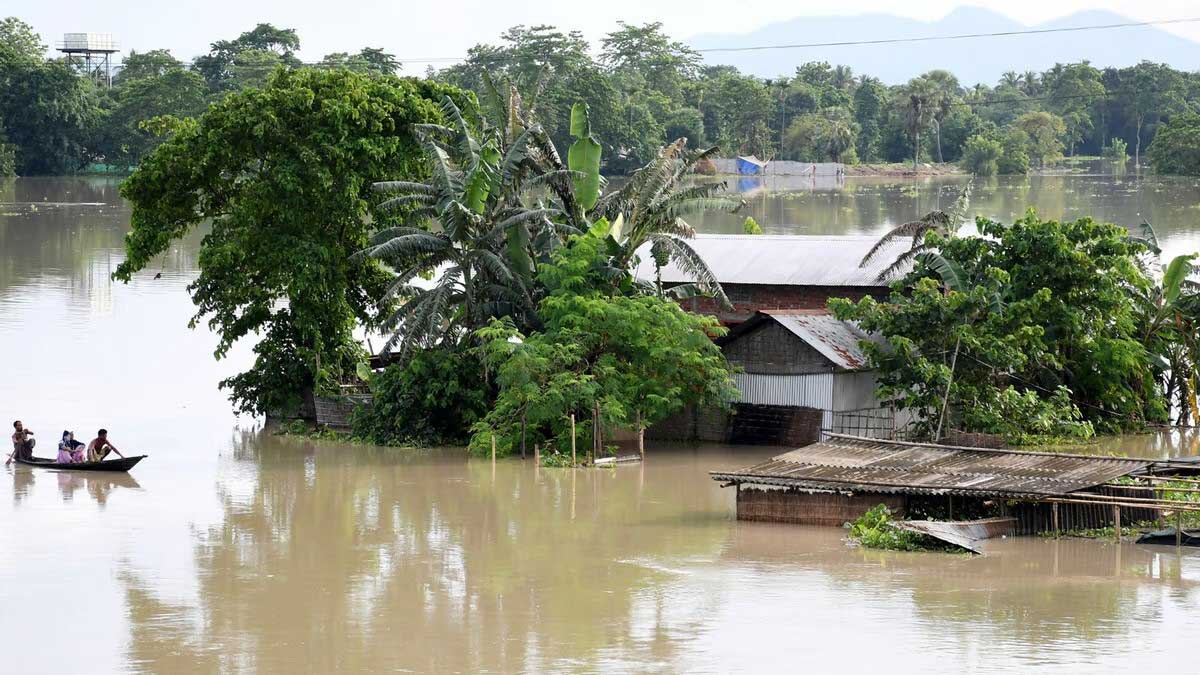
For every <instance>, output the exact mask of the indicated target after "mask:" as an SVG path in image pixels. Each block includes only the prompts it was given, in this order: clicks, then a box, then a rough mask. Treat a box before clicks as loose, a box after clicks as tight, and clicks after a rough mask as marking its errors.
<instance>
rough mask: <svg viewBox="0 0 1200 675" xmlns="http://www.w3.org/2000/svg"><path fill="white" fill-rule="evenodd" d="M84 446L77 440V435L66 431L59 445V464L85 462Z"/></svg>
mask: <svg viewBox="0 0 1200 675" xmlns="http://www.w3.org/2000/svg"><path fill="white" fill-rule="evenodd" d="M83 451H84V445H83V443H80V442H79V441H77V440H75V434H73V433H71V432H70V431H64V432H63V435H62V441H60V442H59V444H58V463H59V464H74V463H76V462H82V461H84V456H83Z"/></svg>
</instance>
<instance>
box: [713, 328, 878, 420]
mask: <svg viewBox="0 0 1200 675" xmlns="http://www.w3.org/2000/svg"><path fill="white" fill-rule="evenodd" d="M863 342H877V343H881V342H882V338H880V337H879V336H874V335H869V334H867V333H866V332H864V331H863V330H862V329H860V328H859V327H858V326H856V325H854V324H853V323H850V322H848V321H839V320H838V319H836V318H834V317H833V316H832V315H831V314H829V313H828V312H826V311H824V310H803V309H802V310H794V309H772V310H763V311H760V312H756V313H755V314H754V315H753V316H751V317H750V319H749V320H747V321H745V322H743V323H740V324H738V325H737V326H735V327H734V328H733V329H731V330H730V332H729V333H728V334H727V335H726V336H725V337H723V338H721V339H720V340H718V344H720V345H721V349H722V351H724V353H725V358H726V359H728V360H729V363H730V365H732V366H734V367H735V368H737V369H738V370H739V371H740V372H738V373H737V374H736V375H735V376H734V380H735V381H736V383H737V387H738V390H739V391H740V392H741V394H742V400H741V404H742V405H762V406H785V407H790V408H800V409H805V410H809V411H819V413H820V421H819V422H820V427H819V428H820V429H824V430H827V431H834V432H855V433H862V434H871V433H872V432H884V434H885V435H890V433H888V432H891V431H894V427H893V424H894V423H895V418H894V416H888V415H886V414H884V413H883V412H881V408H880V405H879V400H878V398H877V397H876V394H875V384H876V382H875V374H874V373H873V372H872V371H870V370H869V369H868V364H867V355H866V353H865V352H864V351H863V347H862V343H863ZM808 414H809V415H813V414H814V413H808ZM789 440H790V441H792V442H793V443H794V442H795V441H807V442H814V441H816V440H818V435H817V434H814V433H810V434H808V435H807V436H806V437H804V438H792V439H789Z"/></svg>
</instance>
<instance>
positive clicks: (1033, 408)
mask: <svg viewBox="0 0 1200 675" xmlns="http://www.w3.org/2000/svg"><path fill="white" fill-rule="evenodd" d="M976 225H977V227H978V229H979V235H978V236H955V237H946V236H941V235H939V234H937V233H932V234H929V235H927V244H929V245H931V246H932V248H934V249H936V251H928V252H926V253H924V254H922V255H921V256H920V259H919V264H918V265H917V267H916V269H915V271H914V272H913V274H912V275H911V276H910V277H909V278H908V279H907V280H905V282H904V283H903V284H900V285H898V286H897V289H896V291H895V292H894V293H893V295H892V296H891V298H890V299H889V300H888V301H887V302H883V303H880V302H877V301H876V300H874V299H871V298H867V299H865V300H863V301H861V302H859V303H857V304H854V303H849V302H846V301H835V302H834V303H833V306H834V308H835V310H836V312H837V314H838V316H839V317H841V318H843V319H852V320H856V321H859V322H860V323H861V325H862V326H863V328H864V329H866V330H869V331H875V332H878V333H881V334H882V335H883V336H884V337H885V338H887V345H886V346H880V345H868V346H867V349H868V351H869V353H870V358H871V360H872V363H873V365H875V366H876V367H877V368H878V369H879V371H880V387H881V388H880V393H881V396H882V398H884V399H887V400H890V401H893V402H894V403H896V404H897V405H899V406H900V407H906V408H911V409H913V410H914V412H915V413H916V414H917V416H918V419H919V420H920V421H921V427H922V429H923V430H924V431H926V432H928V433H930V434H931V435H935V434H936V433H937V431H938V430H939V429H942V428H944V427H945V426H946V425H951V426H962V427H965V428H967V429H968V430H973V431H989V432H996V433H1004V434H1007V435H1010V436H1014V437H1017V438H1018V439H1019V438H1020V437H1021V436H1023V435H1024V436H1039V435H1040V436H1045V435H1050V436H1054V435H1078V434H1083V435H1087V434H1088V433H1090V432H1089V431H1088V430H1087V429H1086V428H1083V427H1081V426H1080V425H1079V420H1080V418H1082V419H1085V420H1087V421H1089V422H1090V423H1092V424H1094V425H1095V426H1097V427H1099V428H1103V429H1109V430H1117V429H1129V428H1137V427H1139V426H1140V425H1142V424H1143V423H1145V422H1147V421H1165V420H1166V416H1167V415H1166V406H1165V401H1164V396H1163V393H1162V392H1161V391H1160V390H1159V389H1158V388H1157V386H1156V376H1157V375H1158V374H1160V369H1161V365H1160V363H1161V359H1159V358H1157V357H1156V356H1155V355H1153V354H1151V353H1150V352H1149V350H1148V348H1147V344H1146V343H1145V342H1144V340H1143V339H1142V338H1143V333H1144V331H1145V320H1144V318H1143V317H1144V316H1145V312H1144V311H1143V310H1142V304H1143V302H1142V300H1141V298H1143V297H1145V296H1148V295H1150V292H1151V288H1152V286H1153V285H1152V283H1151V281H1150V279H1149V278H1148V277H1147V276H1146V274H1145V273H1144V272H1143V270H1142V267H1141V264H1140V256H1141V255H1142V254H1143V253H1145V252H1146V247H1145V245H1144V244H1142V243H1140V242H1139V241H1137V240H1134V239H1132V238H1130V237H1129V235H1128V232H1127V231H1126V230H1125V229H1124V228H1121V227H1117V226H1115V225H1111V224H1102V223H1097V222H1094V221H1093V220H1091V219H1090V218H1083V219H1079V220H1075V221H1068V222H1058V221H1052V220H1042V219H1040V218H1038V217H1037V215H1036V214H1033V213H1030V214H1029V215H1027V216H1026V217H1024V218H1022V219H1020V220H1018V221H1016V222H1015V223H1013V224H1012V225H1003V224H1000V223H997V222H994V221H990V220H986V219H978V220H977V223H976ZM905 288H908V289H911V290H907V291H906V290H905ZM944 411H945V412H944Z"/></svg>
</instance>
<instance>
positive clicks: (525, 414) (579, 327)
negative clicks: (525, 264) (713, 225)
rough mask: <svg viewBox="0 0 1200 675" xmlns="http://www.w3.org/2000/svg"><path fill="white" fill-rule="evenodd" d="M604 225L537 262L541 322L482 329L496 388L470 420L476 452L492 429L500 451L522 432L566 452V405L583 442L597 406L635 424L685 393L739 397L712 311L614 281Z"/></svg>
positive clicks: (515, 443)
mask: <svg viewBox="0 0 1200 675" xmlns="http://www.w3.org/2000/svg"><path fill="white" fill-rule="evenodd" d="M604 234H605V233H604V232H603V227H601V228H600V229H599V230H597V231H595V232H590V233H588V234H586V235H577V236H574V237H572V238H571V240H570V243H569V244H568V245H567V246H565V247H562V248H559V249H558V250H556V251H555V253H554V258H553V262H552V263H549V264H545V265H542V266H541V267H540V269H539V271H538V279H539V282H540V283H541V284H543V285H544V287H545V288H546V290H547V295H546V296H545V298H543V299H542V301H541V302H540V303H539V306H538V315H539V317H540V318H541V320H542V324H543V325H544V328H543V329H542V330H541V331H538V332H534V333H530V334H527V335H524V334H521V333H520V332H518V331H517V330H516V328H515V327H514V326H513V324H512V322H511V321H509V320H504V321H502V320H496V321H493V322H492V324H491V325H490V326H488V327H486V328H484V329H482V330H480V331H479V333H478V335H479V339H480V340H481V341H482V343H483V345H484V349H485V350H486V354H487V357H486V361H487V364H488V367H489V369H490V370H492V371H493V372H494V373H495V380H496V384H497V385H498V387H499V394H498V396H497V398H496V401H495V404H494V405H493V407H492V409H491V410H490V411H489V412H488V414H487V416H486V417H484V418H483V420H481V421H480V422H479V423H478V424H476V426H475V437H474V439H473V441H472V448H473V449H474V450H476V451H477V452H485V451H487V450H488V449H489V448H490V442H491V438H492V437H493V436H495V438H496V440H497V446H498V451H499V452H502V453H511V452H514V451H515V450H517V449H518V448H519V447H521V442H522V438H524V439H525V442H526V443H527V444H529V443H541V444H542V445H543V447H545V448H546V452H559V453H568V454H569V452H570V448H571V439H570V423H569V418H568V415H570V414H574V415H575V417H576V419H577V420H579V422H580V424H579V426H578V427H577V432H578V439H579V441H580V442H582V443H584V446H585V447H586V446H588V445H590V441H591V439H592V438H593V434H594V433H595V430H594V429H592V425H591V419H592V412H593V410H597V409H598V411H599V416H600V421H601V425H602V428H609V429H613V428H618V429H619V428H624V429H635V428H645V427H646V426H648V425H650V424H653V423H654V422H657V421H659V420H661V419H663V418H664V417H666V416H667V415H669V414H671V413H672V412H675V411H677V410H679V409H681V408H682V407H683V406H685V405H688V404H691V403H713V404H719V405H724V404H725V403H726V402H727V401H729V400H733V399H734V398H735V397H736V395H737V390H736V389H735V388H734V387H733V383H732V379H731V375H730V371H729V366H728V365H727V364H726V362H725V358H724V356H723V355H722V354H721V351H720V349H719V348H718V347H717V346H716V345H715V344H714V343H713V341H712V337H715V336H718V335H720V334H722V333H723V332H724V330H723V329H722V328H721V327H720V325H719V324H718V323H717V322H716V319H714V318H713V317H706V316H697V315H694V314H690V313H688V312H686V311H684V310H683V309H682V308H681V307H680V306H679V305H678V304H677V303H675V302H673V301H671V300H668V299H665V298H660V297H657V296H653V295H639V294H637V293H636V291H635V290H634V288H633V287H632V286H630V285H628V284H625V285H623V287H624V288H626V289H628V291H627V292H624V293H623V292H620V291H619V290H615V289H614V287H613V284H612V282H611V275H610V274H609V269H610V268H609V261H608V256H607V255H606V253H605V248H606V245H605V239H604ZM598 235H600V236H598ZM581 459H582V458H581Z"/></svg>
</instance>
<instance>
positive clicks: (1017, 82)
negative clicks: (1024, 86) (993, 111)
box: [1000, 70, 1021, 89]
mask: <svg viewBox="0 0 1200 675" xmlns="http://www.w3.org/2000/svg"><path fill="white" fill-rule="evenodd" d="M1000 86H1001V87H1008V88H1009V89H1020V88H1021V76H1020V75H1018V74H1017V72H1016V71H1014V70H1009V71H1007V72H1005V73H1004V74H1003V75H1001V76H1000Z"/></svg>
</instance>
